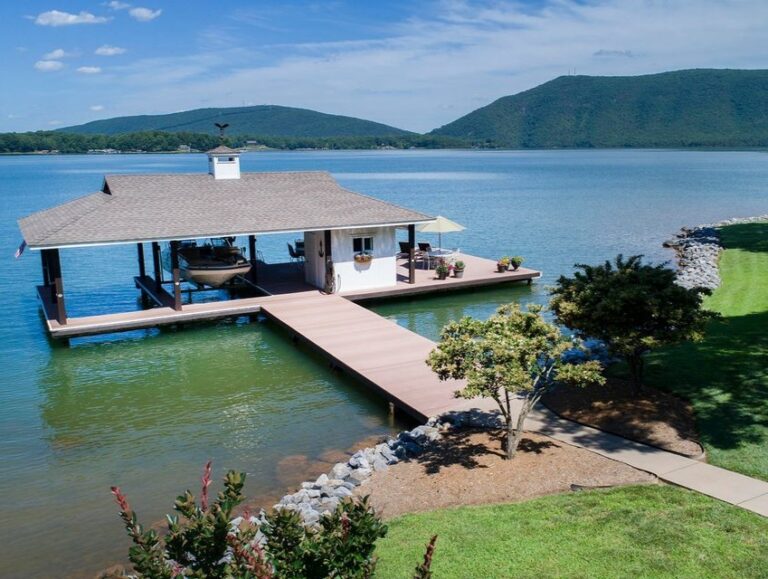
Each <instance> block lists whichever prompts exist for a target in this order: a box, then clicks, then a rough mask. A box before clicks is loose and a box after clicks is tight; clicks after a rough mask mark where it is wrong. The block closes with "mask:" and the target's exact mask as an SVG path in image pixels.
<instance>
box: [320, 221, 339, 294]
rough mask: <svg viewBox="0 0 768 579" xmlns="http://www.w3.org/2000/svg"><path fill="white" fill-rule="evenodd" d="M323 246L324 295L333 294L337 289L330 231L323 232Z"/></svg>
mask: <svg viewBox="0 0 768 579" xmlns="http://www.w3.org/2000/svg"><path fill="white" fill-rule="evenodd" d="M323 246H324V247H325V249H324V253H325V285H324V288H323V289H324V290H325V292H326V293H335V292H336V291H338V289H339V288H337V287H336V279H335V275H336V273H335V271H334V267H333V253H332V251H331V230H330V229H326V230H325V231H323Z"/></svg>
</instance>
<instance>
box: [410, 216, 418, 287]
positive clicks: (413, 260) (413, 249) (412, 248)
mask: <svg viewBox="0 0 768 579" xmlns="http://www.w3.org/2000/svg"><path fill="white" fill-rule="evenodd" d="M408 283H410V284H414V283H416V226H415V225H414V224H413V223H411V224H410V225H409V226H408Z"/></svg>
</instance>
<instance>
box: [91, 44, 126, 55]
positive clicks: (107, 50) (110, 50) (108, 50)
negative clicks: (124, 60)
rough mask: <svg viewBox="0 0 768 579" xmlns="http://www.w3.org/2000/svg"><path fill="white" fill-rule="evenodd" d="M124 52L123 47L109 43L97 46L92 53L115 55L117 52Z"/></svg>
mask: <svg viewBox="0 0 768 579" xmlns="http://www.w3.org/2000/svg"><path fill="white" fill-rule="evenodd" d="M125 52H126V50H125V48H120V47H119V46H110V45H109V44H105V45H103V46H99V47H98V48H97V49H96V51H95V52H94V54H98V55H99V56H116V55H118V54H124V53H125Z"/></svg>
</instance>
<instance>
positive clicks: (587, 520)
mask: <svg viewBox="0 0 768 579" xmlns="http://www.w3.org/2000/svg"><path fill="white" fill-rule="evenodd" d="M432 534H437V535H438V539H437V547H436V550H435V556H434V563H433V566H432V571H433V573H434V576H435V578H436V579H447V578H451V577H456V578H462V579H469V578H473V577H477V578H495V577H515V578H522V577H531V578H534V577H536V578H538V577H590V578H596V577H606V578H611V579H613V578H616V577H697V578H704V577H745V578H746V577H766V575H768V520H766V519H764V518H763V517H760V516H759V515H756V514H753V513H750V512H747V511H743V510H741V509H738V508H735V507H732V506H729V505H726V504H725V503H721V502H719V501H716V500H714V499H710V498H708V497H705V496H703V495H699V494H696V493H693V492H690V491H686V490H683V489H679V488H677V487H671V486H656V485H653V486H639V487H625V488H621V489H613V490H605V491H604V490H599V491H590V492H582V493H578V494H568V495H556V496H550V497H544V498H541V499H536V500H533V501H528V502H524V503H517V504H511V505H493V506H482V507H462V508H458V509H445V510H439V511H433V512H429V513H422V514H416V515H406V516H404V517H400V518H398V519H395V520H393V521H391V523H390V524H389V534H388V536H387V537H386V538H385V539H383V540H381V541H380V542H379V547H378V549H377V553H378V555H379V557H380V560H379V564H378V566H377V573H376V576H377V577H382V578H393V579H394V578H398V579H400V578H407V577H411V576H412V572H413V570H414V568H415V567H416V564H417V562H419V561H420V560H421V557H422V556H423V552H424V546H425V545H426V543H427V542H428V541H429V538H430V536H431V535H432Z"/></svg>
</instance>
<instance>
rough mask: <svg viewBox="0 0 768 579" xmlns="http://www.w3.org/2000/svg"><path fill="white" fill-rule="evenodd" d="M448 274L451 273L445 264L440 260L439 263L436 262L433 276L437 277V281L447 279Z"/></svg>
mask: <svg viewBox="0 0 768 579" xmlns="http://www.w3.org/2000/svg"><path fill="white" fill-rule="evenodd" d="M449 273H451V268H450V266H449V265H448V264H447V263H445V260H444V259H441V260H440V261H439V262H437V266H436V267H435V274H436V275H437V279H445V278H447V277H448V274H449Z"/></svg>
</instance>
